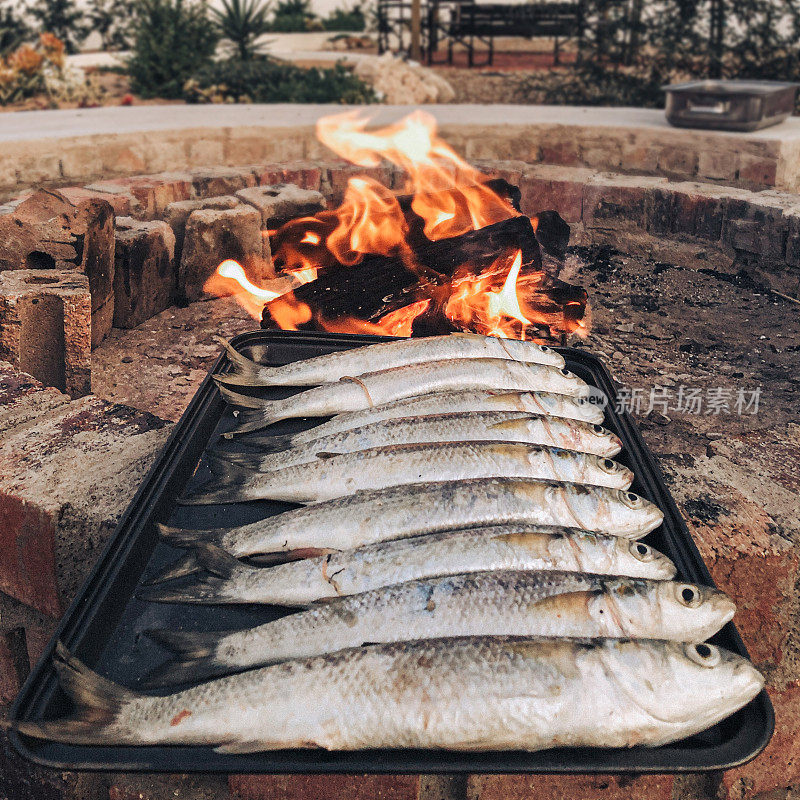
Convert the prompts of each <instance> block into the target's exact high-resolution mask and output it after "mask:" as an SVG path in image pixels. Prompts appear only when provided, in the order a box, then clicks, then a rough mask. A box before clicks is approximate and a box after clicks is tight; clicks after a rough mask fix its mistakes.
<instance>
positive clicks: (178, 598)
mask: <svg viewBox="0 0 800 800" xmlns="http://www.w3.org/2000/svg"><path fill="white" fill-rule="evenodd" d="M224 583H225V581H224V580H223V579H222V578H218V577H216V576H215V575H207V576H204V577H202V578H198V579H197V580H196V581H194V582H193V583H190V584H188V585H184V586H178V587H172V586H162V585H161V584H159V585H152V586H143V587H142V588H140V589H138V590H137V591H136V599H137V600H143V601H144V602H146V603H194V604H198V605H205V604H214V605H216V604H222V603H227V602H228V600H227V598H226V597H225V595H223V594H222V593H221V591H220V589H221V587H222V586H223V585H224Z"/></svg>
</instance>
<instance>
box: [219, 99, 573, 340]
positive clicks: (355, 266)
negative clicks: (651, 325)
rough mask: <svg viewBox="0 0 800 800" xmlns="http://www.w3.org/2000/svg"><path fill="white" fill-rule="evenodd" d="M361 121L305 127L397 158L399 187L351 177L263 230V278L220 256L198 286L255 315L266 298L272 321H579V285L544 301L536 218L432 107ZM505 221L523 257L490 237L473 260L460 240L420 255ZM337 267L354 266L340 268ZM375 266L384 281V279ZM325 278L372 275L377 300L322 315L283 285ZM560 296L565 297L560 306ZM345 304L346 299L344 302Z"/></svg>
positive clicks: (370, 328)
mask: <svg viewBox="0 0 800 800" xmlns="http://www.w3.org/2000/svg"><path fill="white" fill-rule="evenodd" d="M369 122H370V118H369V117H367V116H364V115H362V114H361V112H359V111H347V112H345V113H342V114H336V115H332V116H328V117H324V118H322V119H320V120H319V122H318V123H317V135H318V138H319V139H320V141H321V142H322V143H323V144H325V145H327V146H328V147H329V148H330V149H331V150H333V151H334V152H335V153H336V154H337V155H338V156H340V157H341V158H343V159H345V160H347V161H349V162H351V163H353V164H357V165H359V166H362V167H375V166H377V165H379V164H381V163H385V162H389V163H391V164H393V165H394V166H395V167H398V168H399V169H400V170H402V172H403V173H404V175H405V185H404V186H403V188H402V189H401V191H400V192H399V193H398V194H396V193H395V192H393V191H391V190H390V189H388V188H387V187H385V186H383V185H382V184H381V183H379V182H378V181H376V180H374V179H373V178H370V177H367V176H359V177H354V178H351V179H350V180H349V181H348V184H347V187H346V190H345V192H344V198H343V201H342V203H341V205H340V206H338V207H337V208H335V209H332V210H328V211H323V212H321V213H319V214H316V215H315V216H313V217H304V218H301V219H295V220H292V221H290V222H288V223H286V224H285V225H283V226H282V227H280V228H279V229H278V230H276V231H268V232H265V235H268V236H269V237H270V242H271V245H272V252H273V254H274V264H275V268H276V270H277V273H276V274H277V276H278V277H276V279H275V280H274V281H271V282H269V285H268V286H262V287H259V286H255V285H254V284H253V283H252V282H251V281H250V280H249V279H248V278H247V276H246V274H245V271H244V270H243V269H242V267H241V266H240V265H239V264H237V263H236V262H235V261H230V260H227V261H224V262H223V263H222V264H220V266H219V268H218V270H217V273H216V274H215V275H214V276H212V278H211V279H209V281H208V283H207V284H206V287H205V289H206V291H208V292H209V293H214V294H234V296H235V297H236V298H237V299H238V300H239V301H240V302H241V303H242V305H243V306H244V307H245V308H246V309H247V311H248V312H249V313H250V314H251V315H252V316H253V317H254V318H256V319H261V318H262V314H263V313H264V311H265V307H267V308H266V311H267V312H268V317H269V319H270V321H271V322H272V323H274V324H275V325H277V326H278V327H281V328H285V329H292V330H295V329H298V328H299V327H301V326H309V325H310V326H312V327H316V328H321V329H323V330H329V331H342V332H353V333H374V334H389V335H395V336H410V335H412V334H413V333H414V332H415V330H417V329H420V330H423V329H424V330H426V331H427V330H429V329H430V328H433V329H434V330H436V329H437V328H438V329H442V328H444V329H445V330H472V331H476V332H479V333H485V334H489V335H495V336H503V337H509V338H540V337H542V336H548V335H550V334H552V333H553V331H557V332H558V333H561V334H568V333H573V332H576V333H579V334H581V333H584V332H585V331H586V325H585V320H584V312H585V306H586V303H585V293H584V294H583V297H582V298H578V299H574V297H573V298H572V299H569V298H567V297H566V295H565V299H563V300H562V301H560V302H559V301H555V300H554V299H553V296H554V294H556V293H557V292H555V293H554V291H553V286H554V285H556V284H561V282H559V281H558V280H557V279H553V278H552V277H551V276H548V275H547V274H546V273H544V272H543V271H542V269H541V260H540V259H539V258H538V244H537V243H536V240H535V231H536V224H537V220H536V219H533V220H531V221H530V222H531V225H530V226H528V220H527V219H525V218H524V217H523V216H522V215H521V214H520V212H519V211H517V210H515V208H514V206H513V205H512V203H511V201H510V200H509V199H508V198H507V197H505V196H502V195H501V193H498V192H497V191H495V190H494V188H493V187H492V186H490V185H488V179H487V177H486V176H485V175H483V174H482V173H480V172H479V171H478V170H476V169H475V168H474V167H472V166H471V165H470V164H468V163H467V162H465V161H464V160H463V159H461V158H460V157H459V156H458V155H457V154H456V153H455V152H454V151H453V150H452V148H450V147H449V145H447V144H446V143H445V142H444V141H443V140H442V139H441V138H440V137H439V136H438V134H437V130H436V123H435V120H434V119H433V117H432V116H430V115H429V114H427V113H424V112H422V111H415V112H414V113H412V114H409V115H408V116H406V117H404V118H403V119H401V120H400V121H398V122H396V123H393V124H391V125H386V126H383V127H380V128H373V129H368V124H369ZM515 218H519V219H515ZM509 220H511V221H512V222H510V223H508V224H512V225H516V224H517V223H524V227H526V228H527V229H528V230H529V232H530V237H529V238H530V239H531V241H532V246H533V248H534V249H535V251H536V255H535V257H533V256H532V255H531V248H530V246H529V247H528V250H527V251H526V252H527V253H528V255H527V256H525V255H524V253H523V250H522V249H520V247H521V246H520V247H513V246H496V247H494V248H493V252H492V249H489V251H488V254H487V253H483V254H482V255H481V256H480V257H479V258H478V257H477V256H476V257H475V258H473V256H472V251H471V250H469V247H464V246H463V245H462V249H461V250H459V256H458V258H459V259H460V260H458V261H457V262H456V263H451V264H448V267H447V269H446V270H445V269H440V265H439V264H438V263H437V259H436V257H435V255H434V256H432V255H431V254H432V253H433V251H434V250H435V248H436V247H442V246H443V247H444V248H447V246H448V245H449V243H450V242H458V241H459V238H458V237H462V238H463V237H465V235H467V234H470V233H471V232H476V231H477V232H482V231H483V230H484V229H487V228H489V226H496V225H497V224H499V223H504V222H507V221H509ZM562 225H563V223H562ZM490 230H491V229H490ZM470 246H472V245H470ZM436 252H437V253H438V252H439V251H436ZM441 252H449V251H447V250H446V249H445V250H442V251H441ZM465 253H466V255H464V254H465ZM495 253H496V255H494V254H495ZM487 255H488V257H487ZM526 258H527V260H526ZM475 259H477V260H475ZM348 268H349V269H352V270H357V272H350V273H346V272H343V271H342V270H346V269H348ZM381 270H384V271H387V272H386V274H391V276H392V278H393V281H394V282H392V281H389V282H388V283H387V285H386V286H385V287H384V286H383V285H382V284H381V283H380V281H381V280H383V279H384V278H383V275H384V272H382V271H381ZM331 276H333V277H331ZM318 279H319V280H318ZM327 279H330V280H335V279H338V282H339V284H340V286H341V287H344V288H342V289H341V291H340V294H345V295H346V294H347V291H348V288H347V282H348V281H351V280H352V281H356V280H358V281H359V282H360V283H359V286H360V288H361V289H364V286H365V285H366V284H369V281H370V279H372V281H373V283H376V284H377V285H376V286H375V287H369V286H368V285H367V289H368V290H369V291H370V292H372V294H373V295H374V296H375V297H377V298H378V299H377V302H373V303H372V305H371V306H370V308H369V309H368V310H364V309H363V307H361V306H359V307H358V308H354V309H353V310H347V311H342V309H341V308H339V307H338V306H337V307H336V311H335V313H331V312H330V309H328V310H327V311H326V306H325V302H321V303H314V302H312V301H311V299H309V294H308V292H304V291H298V292H297V294H295V291H294V290H295V289H297V288H298V287H303V286H304V284H311V286H309V287H306V288H307V289H312V288H313V287H315V286H317V285H318V284H324V282H325V280H327ZM562 285H563V286H567V285H566V284H562ZM328 288H330V287H328ZM384 288H385V289H386V292H388V294H386V296H385V297H383V296H382V295H383V293H384V292H382V289H384ZM570 288H573V289H574V288H575V287H570ZM324 289H325V286H323V289H321V290H320V293H319V297H321V298H322V300H323V301H324V300H326V299H327V298H328V297H329V296H330V295H326V294H325V292H324ZM578 291H580V290H578ZM318 299H319V298H318ZM373 300H374V297H373ZM306 301H307V302H306ZM571 304H574V305H575V306H576V307H575V308H572V309H569V308H568V306H570V305H571ZM354 305H356V306H358V304H357V303H355V301H354ZM264 316H265V318H266V314H265V315H264ZM417 326H419V328H418V327H417Z"/></svg>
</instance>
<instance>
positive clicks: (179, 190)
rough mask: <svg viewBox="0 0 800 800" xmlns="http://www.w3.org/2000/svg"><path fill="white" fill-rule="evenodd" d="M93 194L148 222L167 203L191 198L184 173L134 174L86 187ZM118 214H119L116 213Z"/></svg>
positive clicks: (188, 182) (192, 191) (187, 174)
mask: <svg viewBox="0 0 800 800" xmlns="http://www.w3.org/2000/svg"><path fill="white" fill-rule="evenodd" d="M86 188H87V189H89V190H90V191H92V192H94V193H100V192H106V193H109V194H113V195H116V196H117V197H118V198H122V200H118V201H117V202H125V201H126V198H127V202H128V204H129V206H130V207H129V209H128V212H127V213H129V214H133V215H134V216H137V217H144V218H146V219H152V218H153V217H157V216H160V215H161V214H163V213H164V210H165V209H166V207H167V206H168V205H169V204H170V203H175V202H177V201H178V200H188V199H189V198H191V197H192V196H193V195H194V189H193V187H192V176H191V175H190V174H189V173H185V172H175V173H169V172H164V173H159V174H157V175H136V176H134V177H132V178H116V179H112V180H108V181H98V182H97V183H93V184H90V185H89V186H88V187H86ZM118 213H119V212H118Z"/></svg>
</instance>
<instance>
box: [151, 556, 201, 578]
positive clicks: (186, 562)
mask: <svg viewBox="0 0 800 800" xmlns="http://www.w3.org/2000/svg"><path fill="white" fill-rule="evenodd" d="M200 569H201V567H200V562H199V561H198V560H197V556H196V555H195V554H194V553H187V554H186V555H185V556H182V557H181V558H179V559H178V560H177V561H173V562H172V563H171V564H168V565H167V566H166V567H164V569H162V570H161V572H158V573H156V574H155V575H154V576H153V577H152V578H148V579H147V580H146V581H142V586H155V585H156V584H158V583H164V582H165V581H171V580H174V579H175V578H185V577H186V576H187V575H194V573H195V572H199V571H200Z"/></svg>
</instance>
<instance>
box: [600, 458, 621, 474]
mask: <svg viewBox="0 0 800 800" xmlns="http://www.w3.org/2000/svg"><path fill="white" fill-rule="evenodd" d="M600 463H601V464H602V465H603V469H604V470H606V471H607V472H614V471H615V470H616V469H617V466H618V465H617V462H616V461H612V460H611V459H610V458H604V459H603V460H602V461H601V462H600Z"/></svg>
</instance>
